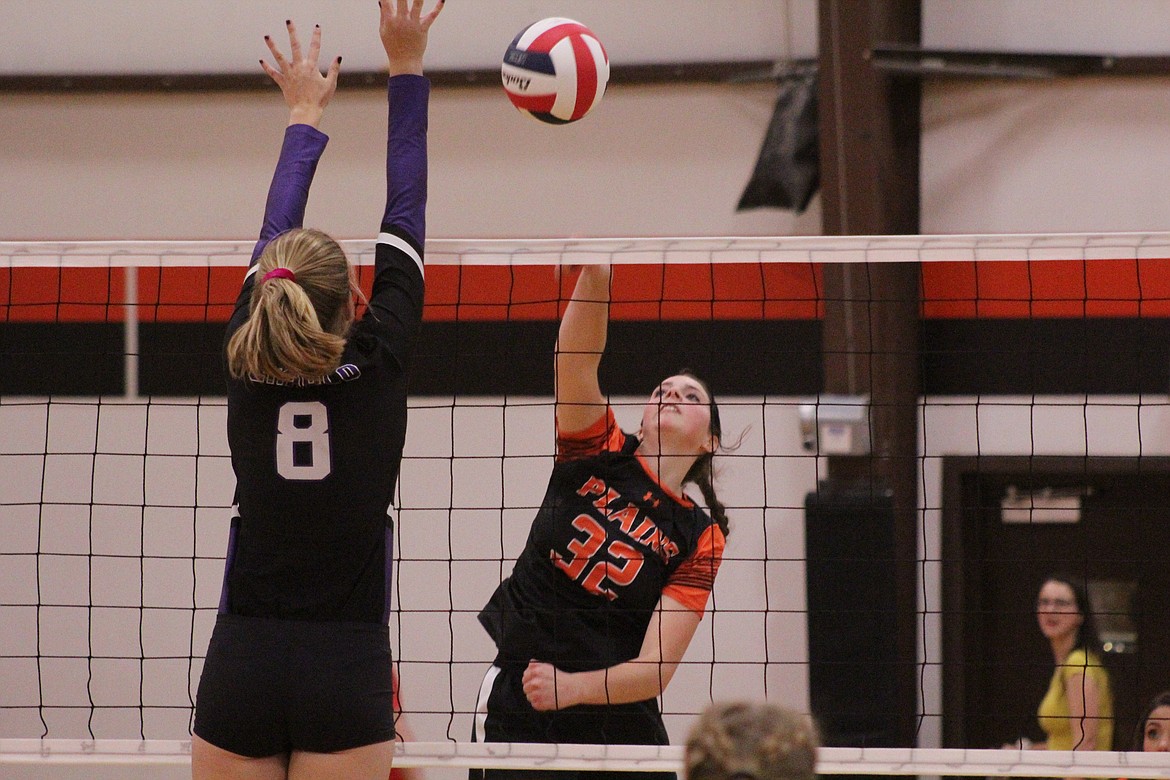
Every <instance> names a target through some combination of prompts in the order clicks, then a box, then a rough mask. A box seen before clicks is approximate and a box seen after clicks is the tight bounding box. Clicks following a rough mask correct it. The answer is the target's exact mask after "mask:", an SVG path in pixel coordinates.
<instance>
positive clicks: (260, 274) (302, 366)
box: [227, 229, 353, 382]
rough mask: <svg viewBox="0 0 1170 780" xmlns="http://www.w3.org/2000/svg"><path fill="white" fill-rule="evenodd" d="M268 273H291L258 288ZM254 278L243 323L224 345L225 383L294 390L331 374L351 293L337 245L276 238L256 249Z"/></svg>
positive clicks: (319, 239)
mask: <svg viewBox="0 0 1170 780" xmlns="http://www.w3.org/2000/svg"><path fill="white" fill-rule="evenodd" d="M276 268H284V269H288V271H290V272H291V273H290V274H284V275H279V276H277V275H274V276H272V277H271V278H268V279H267V280H264V277H265V275H267V274H268V273H269V272H271V271H272V270H273V269H276ZM255 273H256V279H255V281H254V282H253V286H252V297H251V299H250V301H249V316H248V320H247V321H246V322H245V323H244V324H243V325H241V326H240V327H239V328H238V329H237V330H236V332H235V333H234V334H232V337H231V338H230V339H229V340H228V344H227V364H228V371H229V372H230V373H231V375H232V376H233V377H234V378H236V379H242V378H245V377H247V378H254V379H261V380H263V379H272V380H277V381H282V382H295V381H297V380H301V379H314V378H317V377H321V376H324V375H326V374H328V373H329V372H330V371H332V370H333V369H335V368H337V366H338V365H339V364H340V362H341V354H342V351H343V350H344V349H345V342H346V339H345V334H346V332H347V331H348V330H349V326H350V324H351V317H352V309H351V308H350V301H351V298H350V295H351V293H352V289H353V283H352V278H351V274H350V267H349V261H348V260H347V259H346V257H345V253H344V252H343V251H342V249H341V247H340V246H338V244H337V242H336V241H334V240H333V239H332V238H330V237H329V236H328V235H326V234H325V233H322V232H321V231H319V230H311V229H296V230H290V231H288V232H287V233H282V234H281V235H279V236H277V237H276V238H274V239H273V240H272V241H270V242H269V244H268V246H266V247H265V248H264V253H263V254H261V256H260V259H259V260H258V261H257V263H256V271H255ZM290 277H292V278H290Z"/></svg>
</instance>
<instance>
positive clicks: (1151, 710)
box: [1133, 691, 1170, 753]
mask: <svg viewBox="0 0 1170 780" xmlns="http://www.w3.org/2000/svg"><path fill="white" fill-rule="evenodd" d="M1133 749H1134V750H1144V751H1145V752H1147V753H1170V691H1162V692H1161V693H1159V694H1158V695H1157V696H1155V697H1154V698H1152V699H1150V703H1149V704H1147V705H1146V709H1145V711H1144V712H1142V716H1141V717H1140V718H1138V722H1137V731H1136V733H1135V734H1134V739H1133Z"/></svg>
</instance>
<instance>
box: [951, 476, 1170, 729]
mask: <svg viewBox="0 0 1170 780" xmlns="http://www.w3.org/2000/svg"><path fill="white" fill-rule="evenodd" d="M1013 495H1014V496H1015V497H1016V499H1017V500H1016V501H1015V502H1013V501H1012V500H1011V496H1013ZM1020 496H1024V497H1032V498H1031V499H1025V500H1024V501H1023V504H1024V505H1026V506H1033V507H1034V506H1036V505H1037V504H1036V500H1037V498H1036V497H1039V500H1040V502H1041V503H1043V504H1044V505H1046V506H1049V507H1056V509H1055V511H1048V512H1045V513H1039V514H1037V513H1036V512H1035V511H1034V510H1031V511H1029V510H1025V511H1024V512H1022V513H1021V512H1019V511H1012V510H1011V507H1012V506H1019V505H1020V501H1019V497H1020ZM1054 496H1055V497H1058V500H1049V499H1051V498H1052V497H1054ZM1005 497H1006V498H1008V499H1009V500H1008V502H1007V503H1006V506H1007V507H1008V511H1005ZM1074 506H1075V507H1076V509H1075V510H1072V509H1070V508H1071V507H1074ZM1061 507H1063V510H1062V509H1061ZM942 513H943V520H942V550H943V552H942V556H943V615H942V630H943V744H944V746H945V747H968V748H994V747H999V746H1000V745H1002V744H1004V743H1005V742H1010V741H1012V740H1015V739H1018V738H1019V737H1028V738H1029V739H1032V740H1034V741H1040V740H1041V739H1043V732H1041V731H1040V729H1039V725H1038V724H1037V721H1036V709H1037V707H1038V705H1039V703H1040V701H1041V699H1042V698H1043V697H1044V693H1045V691H1046V690H1047V687H1048V682H1049V679H1050V678H1051V676H1052V672H1053V669H1054V665H1055V664H1054V660H1053V658H1052V653H1051V650H1050V648H1049V645H1048V643H1047V641H1046V640H1045V639H1044V638H1043V636H1042V635H1041V634H1040V631H1039V628H1038V627H1037V624H1036V616H1035V606H1034V605H1035V599H1036V592H1037V590H1038V589H1039V586H1040V584H1041V583H1042V582H1043V579H1044V578H1045V577H1046V576H1048V575H1050V574H1053V573H1064V574H1067V575H1071V576H1074V577H1084V578H1085V580H1086V581H1087V582H1088V586H1089V589H1090V601H1091V602H1095V606H1096V608H1095V609H1094V616H1095V617H1096V619H1097V622H1098V628H1099V629H1101V628H1104V629H1105V630H1104V631H1101V633H1102V634H1104V636H1102V639H1103V640H1107V642H1106V644H1107V647H1108V648H1109V649H1110V650H1111V652H1106V653H1104V656H1103V657H1104V661H1105V664H1106V667H1107V668H1108V670H1109V674H1110V683H1111V687H1112V689H1113V698H1114V731H1113V746H1112V747H1113V749H1114V750H1129V749H1131V747H1132V739H1133V734H1134V728H1135V725H1136V719H1137V717H1138V716H1139V714H1140V712H1141V710H1142V708H1143V707H1144V705H1145V703H1146V701H1147V700H1148V699H1149V698H1150V697H1151V696H1153V695H1154V694H1155V693H1157V692H1159V691H1161V690H1164V689H1170V561H1168V558H1170V458H1165V457H1158V458H1141V459H1138V458H1083V457H1011V456H1007V457H978V458H976V457H955V458H946V459H944V463H943V509H942Z"/></svg>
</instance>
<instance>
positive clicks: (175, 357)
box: [0, 320, 821, 396]
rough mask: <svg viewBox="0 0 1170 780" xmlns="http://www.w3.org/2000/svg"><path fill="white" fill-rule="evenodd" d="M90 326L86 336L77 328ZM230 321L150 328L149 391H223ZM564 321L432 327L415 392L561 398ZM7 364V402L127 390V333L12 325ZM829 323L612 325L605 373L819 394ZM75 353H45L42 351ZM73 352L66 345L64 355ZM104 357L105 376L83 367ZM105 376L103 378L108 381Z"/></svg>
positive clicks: (419, 359)
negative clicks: (556, 391) (23, 368)
mask: <svg viewBox="0 0 1170 780" xmlns="http://www.w3.org/2000/svg"><path fill="white" fill-rule="evenodd" d="M78 327H80V328H81V329H82V332H86V329H88V333H89V335H88V336H87V337H86V338H80V337H79V336H78V335H77V334H76V333H75V332H74V331H75V330H76V329H77V328H78ZM224 328H225V325H224V324H222V323H214V324H206V323H143V324H142V325H141V326H140V328H139V350H140V353H141V356H140V359H139V392H140V393H142V394H143V395H163V396H189V395H223V394H224V381H223V369H222V364H221V359H220V350H221V348H222V344H223V334H224ZM556 332H557V324H556V323H555V322H511V323H508V322H436V323H426V324H425V325H424V326H423V329H422V333H421V337H420V341H419V346H418V350H417V352H416V355H415V362H414V366H413V367H412V376H411V392H412V393H413V394H416V395H424V396H436V395H439V396H449V395H504V394H509V395H551V393H552V383H553V378H552V372H553V365H552V356H553V345H554V344H555V342H556ZM0 333H3V334H4V337H3V339H0V365H4V366H7V365H8V364H9V363H15V362H17V361H24V362H28V361H30V360H35V362H36V363H37V365H38V368H37V370H36V371H35V372H31V373H30V372H18V371H12V370H4V371H3V372H2V373H0V395H17V394H35V395H45V394H48V393H50V392H52V393H53V394H55V395H88V394H91V393H93V392H95V390H96V389H98V388H100V389H101V391H102V392H106V393H121V392H123V389H122V374H121V372H122V357H121V348H122V347H121V344H122V341H121V340H122V335H121V329H120V326H117V325H83V326H67V325H54V324H21V325H5V326H3V328H2V329H0ZM820 342H821V338H820V323H819V322H816V321H809V320H748V321H720V322H714V323H712V322H691V321H680V322H665V323H664V322H624V321H622V322H614V323H612V324H611V325H610V332H609V346H608V349H607V353H606V356H605V360H604V361H603V363H602V367H601V382H602V387H604V388H605V390H606V391H607V392H610V393H614V394H617V395H626V394H634V395H641V394H648V393H649V392H650V390H651V389H652V388H653V387H654V385H655V384H656V383H657V382H658V381H660V380H661V379H663V378H665V377H667V376H669V375H671V374H673V373H675V372H677V371H679V370H680V369H683V368H690V369H692V370H694V371H696V372H697V373H698V374H699V375H700V376H702V377H703V378H704V379H707V380H708V381H709V382H710V384H711V386H712V390H713V392H715V393H716V395H755V394H762V393H765V392H768V393H772V394H779V395H814V394H816V393H817V391H818V389H819V388H820V386H821V356H820ZM53 343H60V344H62V345H68V352H64V351H62V352H60V353H59V352H44V351H43V347H41V346H40V345H43V344H53ZM62 350H64V347H62ZM93 355H101V356H102V357H101V358H100V359H101V360H102V361H104V363H103V364H108V366H109V367H108V369H107V370H105V371H104V372H103V373H102V374H100V375H99V374H97V373H93V372H91V371H89V370H86V371H77V370H75V368H76V367H77V366H78V365H79V364H81V363H83V362H84V361H85V360H89V361H90V362H92V361H93V360H94V358H92V356H93ZM102 377H104V381H103V382H98V381H97V380H98V379H99V378H102Z"/></svg>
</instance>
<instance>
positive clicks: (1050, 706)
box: [1037, 650, 1113, 750]
mask: <svg viewBox="0 0 1170 780" xmlns="http://www.w3.org/2000/svg"><path fill="white" fill-rule="evenodd" d="M1077 675H1084V676H1085V679H1087V680H1093V681H1094V682H1095V683H1097V690H1098V697H1097V698H1098V701H1099V702H1100V711H1099V712H1098V713H1096V722H1097V747H1096V749H1097V750H1111V749H1112V748H1113V693H1112V692H1111V691H1110V690H1109V673H1108V672H1106V671H1105V667H1103V666H1101V660H1100V659H1099V658H1097V656H1096V655H1094V654H1092V653H1089V654H1086V653H1085V651H1084V650H1073V651H1072V652H1071V653H1069V654H1068V658H1066V659H1064V663H1063V664H1060V665H1059V666H1057V667H1056V671H1054V672H1053V673H1052V682H1051V683H1049V684H1048V693H1047V694H1045V696H1044V700H1043V701H1042V702H1040V710H1039V712H1038V713H1037V714H1038V715H1039V718H1040V728H1042V729H1044V732H1045V733H1046V734H1047V735H1048V749H1049V750H1072V749H1073V748H1074V743H1073V729H1072V716H1071V714H1070V713H1069V708H1068V702H1069V696H1080V695H1081V692H1080V689H1079V687H1077V688H1074V687H1073V684H1072V682H1071V679H1072V678H1073V677H1074V676H1077ZM1092 727H1093V724H1092V722H1090V721H1086V723H1085V731H1091V730H1092Z"/></svg>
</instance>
